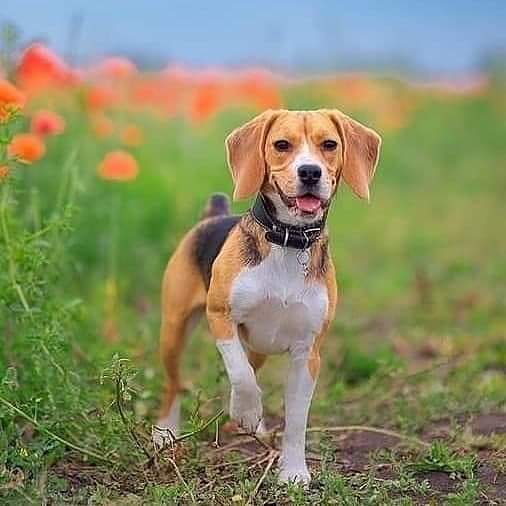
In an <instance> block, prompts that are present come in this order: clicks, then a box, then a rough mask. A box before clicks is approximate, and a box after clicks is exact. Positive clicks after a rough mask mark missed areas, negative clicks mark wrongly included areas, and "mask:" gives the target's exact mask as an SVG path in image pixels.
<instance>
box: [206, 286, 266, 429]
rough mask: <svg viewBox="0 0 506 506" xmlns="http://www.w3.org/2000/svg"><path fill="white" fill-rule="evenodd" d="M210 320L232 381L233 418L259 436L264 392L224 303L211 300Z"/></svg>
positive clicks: (208, 310)
mask: <svg viewBox="0 0 506 506" xmlns="http://www.w3.org/2000/svg"><path fill="white" fill-rule="evenodd" d="M207 320H208V322H209V327H210V329H211V332H212V334H213V335H214V337H215V338H216V347H217V348H218V351H219V352H220V354H221V356H222V358H223V362H224V364H225V369H226V371H227V375H228V378H229V380H230V386H231V391H230V407H229V410H230V417H231V418H232V419H233V420H235V421H236V422H237V423H238V424H239V425H240V426H241V427H243V428H244V429H245V430H246V431H248V432H255V431H256V430H257V428H258V426H259V424H260V421H261V419H262V392H261V390H260V388H259V387H258V384H257V381H256V377H255V372H254V371H253V368H252V367H251V365H250V363H249V361H248V357H247V356H246V353H245V351H244V348H243V346H242V344H241V342H240V340H239V337H238V331H237V325H235V324H234V323H233V322H232V320H231V318H230V313H229V311H228V308H227V306H226V305H225V304H224V303H223V299H222V298H219V297H213V294H212V292H210V297H209V300H208V306H207Z"/></svg>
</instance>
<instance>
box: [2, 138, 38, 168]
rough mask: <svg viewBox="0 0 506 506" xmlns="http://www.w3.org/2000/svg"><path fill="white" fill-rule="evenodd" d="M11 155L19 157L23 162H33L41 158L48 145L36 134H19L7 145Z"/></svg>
mask: <svg viewBox="0 0 506 506" xmlns="http://www.w3.org/2000/svg"><path fill="white" fill-rule="evenodd" d="M7 152H8V154H9V156H11V157H13V158H17V159H18V160H19V161H20V162H23V163H32V162H36V161H37V160H40V159H41V158H42V157H43V156H44V155H45V153H46V146H45V145H44V143H43V142H42V140H41V139H40V137H38V136H37V135H34V134H17V135H15V136H14V137H13V138H12V141H11V143H10V144H9V146H8V147H7Z"/></svg>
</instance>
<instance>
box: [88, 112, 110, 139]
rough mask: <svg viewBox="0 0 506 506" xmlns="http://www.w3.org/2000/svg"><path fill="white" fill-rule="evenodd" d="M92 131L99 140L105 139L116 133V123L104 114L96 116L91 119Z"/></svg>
mask: <svg viewBox="0 0 506 506" xmlns="http://www.w3.org/2000/svg"><path fill="white" fill-rule="evenodd" d="M90 121H91V131H92V132H93V134H94V135H95V137H97V138H98V139H105V138H106V137H110V136H111V135H112V134H113V133H114V123H113V122H112V121H111V120H110V119H109V118H108V117H107V116H104V115H103V114H94V115H93V116H92V117H91V120H90Z"/></svg>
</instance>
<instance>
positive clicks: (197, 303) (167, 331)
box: [153, 243, 206, 445]
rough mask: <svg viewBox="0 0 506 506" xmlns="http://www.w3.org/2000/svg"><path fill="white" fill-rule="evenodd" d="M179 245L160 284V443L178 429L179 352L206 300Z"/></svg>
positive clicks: (157, 438)
mask: <svg viewBox="0 0 506 506" xmlns="http://www.w3.org/2000/svg"><path fill="white" fill-rule="evenodd" d="M181 246H182V247H181V248H179V249H178V250H177V251H176V253H175V254H174V256H173V257H172V258H171V260H170V262H169V264H168V266H167V269H166V271H165V275H164V279H163V285H162V323H161V329H160V355H161V359H162V362H163V365H164V368H165V372H166V384H165V389H164V393H163V396H162V403H161V408H160V414H159V419H158V423H157V428H158V430H156V429H155V430H154V431H153V439H154V441H155V443H156V444H158V445H163V439H164V435H165V436H170V432H172V433H174V434H176V433H177V430H178V428H179V416H180V394H181V391H182V390H183V387H182V381H181V376H180V360H181V354H182V352H183V349H184V345H185V342H186V338H187V336H188V335H189V334H190V333H191V331H192V330H193V328H194V326H195V324H196V323H197V322H198V320H199V317H200V316H201V315H202V313H203V310H204V307H205V299H206V290H205V286H204V283H203V281H202V279H201V277H200V274H199V273H198V271H196V269H195V267H194V266H193V265H192V263H191V262H190V261H189V257H188V254H187V251H185V250H186V249H187V248H185V245H184V243H182V244H181ZM164 429H169V430H165V431H164ZM169 431H170V432H169Z"/></svg>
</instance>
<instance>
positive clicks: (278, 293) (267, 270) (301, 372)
mask: <svg viewBox="0 0 506 506" xmlns="http://www.w3.org/2000/svg"><path fill="white" fill-rule="evenodd" d="M297 253H298V251H297V250H293V249H290V248H282V247H279V246H276V245H271V251H270V253H269V255H268V256H267V257H266V258H265V259H264V260H263V261H262V262H261V263H260V264H259V265H257V266H255V267H252V268H245V269H243V270H242V271H241V272H240V273H239V275H238V276H237V278H236V279H235V280H234V282H233V284H232V290H231V296H230V304H231V315H232V319H233V321H234V323H235V324H236V325H239V324H244V325H245V326H246V329H247V332H248V339H247V342H244V343H243V345H241V342H240V340H239V339H238V337H237V335H236V336H234V338H233V339H232V340H231V341H222V342H219V343H218V349H219V350H220V353H221V354H222V356H223V359H224V362H225V367H226V369H227V372H228V374H229V377H230V381H231V384H232V395H231V407H230V411H231V415H232V417H233V418H234V419H236V420H238V421H239V422H241V421H242V422H243V423H245V428H247V429H248V430H251V431H253V430H255V429H256V428H257V427H258V423H259V421H260V419H261V413H262V407H261V402H260V394H259V392H260V389H259V388H258V386H257V384H256V380H255V375H254V373H253V369H252V368H251V366H250V365H249V363H248V359H247V356H246V353H245V351H244V349H243V346H245V347H249V348H250V349H252V350H253V351H256V352H258V353H265V354H277V353H284V352H288V353H289V354H290V360H291V366H290V374H289V378H288V381H287V385H286V395H285V409H286V413H285V417H286V424H285V425H286V428H285V436H284V443H283V451H282V455H281V479H284V480H296V481H301V482H304V483H307V482H308V481H309V473H308V470H307V466H306V461H305V456H304V453H305V452H304V447H305V430H306V423H307V415H308V411H309V405H310V403H311V396H312V393H313V388H314V381H313V379H312V378H311V375H310V374H309V370H308V366H307V359H308V355H309V352H310V349H311V345H312V344H313V342H314V339H315V337H316V335H317V334H318V333H319V332H320V330H321V328H322V325H323V321H324V318H325V315H326V312H327V306H328V296H327V290H326V287H325V286H324V285H323V284H321V283H319V282H312V281H308V280H307V278H306V277H305V276H304V272H303V268H302V266H301V265H300V264H299V262H298V260H297Z"/></svg>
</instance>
